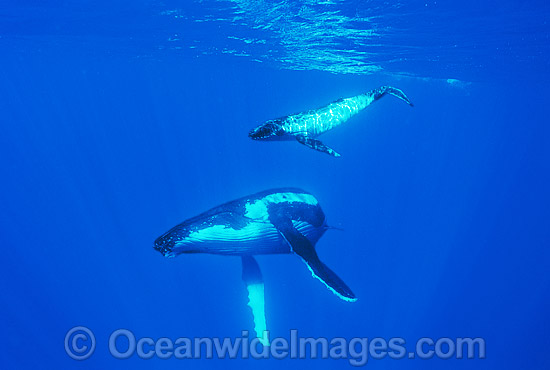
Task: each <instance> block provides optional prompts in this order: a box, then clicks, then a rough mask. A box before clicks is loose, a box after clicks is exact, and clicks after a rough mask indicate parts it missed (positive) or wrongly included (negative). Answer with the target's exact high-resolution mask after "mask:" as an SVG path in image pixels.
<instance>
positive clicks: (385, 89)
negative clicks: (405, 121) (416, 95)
mask: <svg viewBox="0 0 550 370" xmlns="http://www.w3.org/2000/svg"><path fill="white" fill-rule="evenodd" d="M385 94H390V95H393V96H395V97H397V98H399V99H401V100H403V101H404V102H405V103H407V104H408V105H410V106H411V107H414V104H413V103H411V101H410V100H409V98H407V95H405V93H404V92H403V91H401V90H399V89H398V88H395V87H391V86H382V87H379V88H378V89H376V90H375V92H374V100H378V99H380V98H381V97H383V96H384V95H385Z"/></svg>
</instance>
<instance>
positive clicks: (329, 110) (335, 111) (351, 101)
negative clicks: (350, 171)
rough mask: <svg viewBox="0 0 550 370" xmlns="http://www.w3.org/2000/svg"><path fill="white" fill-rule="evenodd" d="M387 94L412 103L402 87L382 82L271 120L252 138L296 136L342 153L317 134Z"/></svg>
mask: <svg viewBox="0 0 550 370" xmlns="http://www.w3.org/2000/svg"><path fill="white" fill-rule="evenodd" d="M386 94H389V95H393V96H396V97H398V98H399V99H401V100H403V101H404V102H405V103H407V104H409V105H410V106H411V107H412V106H413V104H412V103H411V102H410V100H409V98H407V96H406V95H405V94H404V93H403V91H401V90H399V89H396V88H395V87H391V86H382V87H379V88H378V89H374V90H371V91H369V92H367V93H365V94H361V95H357V96H354V97H351V98H345V99H340V100H337V101H335V102H333V103H330V104H329V105H327V106H325V107H322V108H319V109H314V110H309V111H307V112H302V113H297V114H291V115H289V116H285V117H281V118H277V119H273V120H269V121H267V122H264V123H263V124H261V125H260V126H258V127H256V128H255V129H253V130H252V131H250V133H249V134H248V136H249V137H250V138H252V139H253V140H262V141H272V140H277V141H282V140H297V141H298V142H299V143H301V144H304V145H305V146H308V147H310V148H312V149H315V150H318V151H320V152H323V153H327V154H330V155H332V156H334V157H339V156H340V154H338V153H337V152H336V151H334V150H333V149H331V148H329V147H328V146H326V145H325V144H323V143H322V142H321V141H319V140H317V139H316V137H317V136H319V135H321V134H322V133H325V132H327V131H329V130H332V129H333V128H335V127H338V126H340V125H341V124H342V123H344V122H346V121H347V120H349V119H350V118H351V117H353V116H354V115H356V114H357V113H359V112H360V111H362V110H363V109H365V108H366V107H368V106H369V105H370V104H372V102H374V101H376V100H378V99H380V98H381V97H383V96H384V95H386Z"/></svg>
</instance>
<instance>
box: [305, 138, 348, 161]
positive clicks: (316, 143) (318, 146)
mask: <svg viewBox="0 0 550 370" xmlns="http://www.w3.org/2000/svg"><path fill="white" fill-rule="evenodd" d="M296 140H298V142H299V143H300V144H304V145H305V146H307V147H309V148H311V149H315V150H318V151H320V152H323V153H327V154H329V155H332V156H334V157H340V154H339V153H337V152H336V151H334V150H333V149H331V148H329V147H328V146H326V145H325V144H323V143H322V142H321V141H320V140H317V139H314V138H311V137H309V136H307V135H296Z"/></svg>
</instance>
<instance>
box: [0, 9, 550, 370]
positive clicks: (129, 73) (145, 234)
mask: <svg viewBox="0 0 550 370" xmlns="http://www.w3.org/2000/svg"><path fill="white" fill-rule="evenodd" d="M172 3H173V2H172ZM223 4H225V3H223V2H222V3H220V6H221V5H223ZM461 4H462V3H461ZM171 5H173V4H171ZM216 5H217V4H216V3H214V4H212V3H210V4H209V6H210V7H215V6H216ZM501 5H502V6H501V7H492V6H490V5H489V3H487V4H486V5H484V4H481V5H477V6H475V5H474V3H472V4H468V3H465V4H464V8H458V4H457V5H456V6H457V8H456V9H453V8H452V7H450V6H449V7H448V8H443V9H440V10H438V9H435V10H432V13H431V14H432V16H427V15H426V16H425V17H427V18H429V19H432V23H429V22H425V20H426V19H425V18H422V17H420V18H418V19H417V18H415V17H413V16H412V15H411V16H410V17H409V18H406V19H408V20H409V21H410V22H411V23H410V24H407V25H406V28H407V29H409V30H411V29H416V30H417V31H420V30H429V31H430V32H435V33H434V35H443V36H441V37H447V39H445V40H444V41H441V40H439V41H438V42H439V43H440V44H441V45H443V46H440V47H439V48H436V47H434V43H436V41H434V40H436V39H437V38H436V37H432V36H430V35H429V34H426V35H423V34H422V33H421V32H414V33H410V32H404V33H400V34H399V36H396V35H393V36H392V34H391V33H390V34H389V36H388V37H392V38H391V40H392V41H394V42H395V41H396V40H398V41H399V42H400V44H401V45H409V49H408V50H407V51H408V54H407V55H408V56H409V58H408V61H409V62H410V64H407V60H403V61H401V62H399V63H397V62H396V60H388V59H384V58H382V56H383V55H381V56H380V60H379V64H380V65H381V66H382V67H384V71H383V72H381V73H376V74H372V75H350V74H342V73H337V74H332V73H328V72H323V71H318V70H314V71H297V70H292V69H281V68H280V67H282V68H284V65H283V66H281V65H280V63H279V64H278V63H277V62H275V61H273V60H271V62H269V61H268V62H266V63H257V62H254V61H253V60H251V59H252V58H238V57H235V56H233V55H225V54H223V53H212V54H209V55H205V54H202V53H197V52H194V51H193V50H194V49H188V50H181V51H180V50H179V49H166V48H156V49H155V47H153V45H159V44H162V43H157V44H155V42H156V40H157V39H159V40H160V39H161V38H162V37H161V36H164V35H165V34H167V32H165V31H166V30H167V29H170V28H171V27H176V26H174V25H172V24H170V23H169V22H168V21H167V20H166V19H167V18H162V17H149V16H147V14H158V13H159V8H160V7H161V5H159V4H152V5H151V3H138V4H133V3H132V2H127V3H119V4H117V5H116V6H113V7H112V8H111V9H110V10H109V11H108V10H107V7H108V6H111V5H110V4H109V5H107V4H104V6H105V8H101V7H99V10H98V9H97V8H95V7H94V6H93V4H92V3H91V2H82V3H78V5H74V4H71V3H64V2H62V1H60V2H51V4H49V5H48V6H44V5H42V4H41V3H40V2H34V3H33V2H24V5H21V4H19V5H17V6H16V5H12V6H10V5H2V7H1V8H0V9H1V10H2V14H1V15H2V17H1V19H2V26H1V28H0V30H1V31H2V32H1V33H0V36H1V37H0V46H1V47H2V49H1V51H0V53H1V54H0V55H1V58H0V124H1V132H0V165H1V170H2V178H1V182H0V217H1V232H0V245H1V246H2V248H3V252H4V253H3V254H2V258H1V262H0V276H1V279H2V283H1V284H0V289H1V290H0V316H1V317H2V320H1V323H2V324H1V327H2V328H1V337H0V352H1V357H0V361H1V362H2V368H5V369H11V368H21V369H22V368H58V369H61V368H90V369H92V368H132V369H135V368H146V367H147V368H149V367H154V368H182V367H186V368H232V367H235V368H254V367H258V366H261V367H262V368H278V367H280V366H285V367H287V368H304V367H305V368H327V369H328V368H330V369H332V368H346V367H348V366H349V365H348V362H347V361H346V360H342V361H335V360H326V361H323V360H302V361H297V360H293V361H291V360H284V361H282V362H281V361H276V360H269V361H262V362H260V363H257V362H255V361H252V360H249V361H243V360H234V361H231V362H228V361H227V360H226V361H220V360H202V361H200V360H189V361H184V362H181V361H178V360H175V359H172V360H169V361H161V360H148V361H145V360H141V359H138V358H136V357H135V356H134V357H133V358H132V359H130V360H124V361H121V360H115V359H113V358H112V357H111V356H110V355H109V353H108V350H107V339H108V337H109V335H110V333H111V332H112V331H114V330H116V329H118V328H127V329H130V330H132V331H133V332H134V333H135V334H136V336H138V337H143V336H149V337H154V338H159V337H163V336H165V337H170V338H172V339H175V338H178V337H180V336H185V337H195V336H207V337H213V336H220V337H224V336H231V337H234V336H238V335H239V333H240V331H241V330H243V329H247V330H252V323H251V315H250V311H249V309H248V308H247V307H246V306H245V304H246V300H247V298H246V290H245V288H244V285H243V283H242V281H241V279H240V261H239V259H238V258H229V257H220V256H208V255H190V256H183V257H180V258H177V259H174V260H167V259H164V258H163V257H162V256H161V255H160V254H159V253H157V252H155V251H154V250H153V249H152V242H153V240H154V239H155V238H156V237H157V236H159V235H160V234H162V233H163V232H164V231H166V230H167V229H168V228H170V227H172V226H173V225H175V224H177V223H179V222H181V221H183V220H184V219H186V218H189V217H191V216H194V215H196V214H198V213H200V212H202V211H204V210H206V209H208V208H210V207H213V206H216V205H218V204H220V203H223V202H226V201H228V200H232V199H234V198H237V197H241V196H244V195H247V194H249V193H253V192H256V191H261V190H264V189H268V188H273V187H279V186H295V187H301V188H304V189H306V190H308V191H310V192H312V193H313V194H315V195H316V196H317V197H318V199H319V200H320V202H321V204H322V206H323V209H324V211H325V213H326V214H327V217H328V221H329V223H330V224H331V225H333V226H337V227H340V228H343V231H338V230H334V231H332V230H331V231H329V232H327V234H326V235H325V236H324V237H323V238H322V239H321V240H320V242H319V243H318V245H317V249H318V251H319V254H320V256H321V258H322V259H323V260H324V261H325V262H326V263H327V264H328V265H329V266H330V267H332V268H333V269H334V270H335V271H336V272H337V273H338V274H339V275H340V276H341V277H342V278H343V280H344V281H346V282H347V283H348V284H349V285H350V287H351V288H352V289H353V290H354V292H355V293H356V295H357V296H358V297H359V300H358V301H357V303H354V304H349V303H346V302H343V301H341V300H338V299H337V298H336V297H335V296H334V295H332V294H330V292H329V291H327V290H326V289H325V288H324V287H323V286H322V285H321V284H320V283H319V282H317V281H316V280H314V279H312V278H311V276H310V273H309V271H307V269H306V268H305V267H304V265H303V264H302V262H300V261H299V259H298V258H296V257H294V256H261V257H259V258H258V261H259V263H260V265H261V268H262V271H263V274H264V279H265V289H266V306H267V315H268V327H269V328H270V330H271V336H272V337H276V336H288V333H289V330H290V329H298V330H299V333H300V335H301V336H303V337H306V336H314V337H319V336H325V337H329V338H331V337H346V338H351V337H369V338H373V337H384V338H390V337H403V338H406V339H407V341H408V342H410V343H414V341H415V340H416V339H417V338H420V337H433V338H438V337H483V338H485V340H486V342H487V359H485V360H469V361H468V360H438V359H433V360H429V361H422V360H413V361H411V360H406V359H404V360H399V361H396V360H391V359H385V360H381V361H375V360H371V361H370V362H369V363H368V364H367V366H369V367H374V368H396V367H407V368H422V369H425V368H430V369H431V368H433V369H436V368H437V369H439V368H441V367H448V368H460V369H465V368H484V369H485V368H494V369H503V368H510V369H512V368H530V369H546V368H548V367H549V366H550V360H549V359H548V356H547V355H546V353H547V349H548V346H549V345H550V340H549V339H548V338H549V336H548V333H550V319H549V316H548V312H549V310H550V277H549V274H548V270H549V267H550V259H549V257H550V252H549V251H548V245H549V242H550V229H549V225H550V211H549V209H550V193H549V191H548V189H549V188H550V165H549V159H550V149H549V145H550V130H549V128H548V115H549V113H550V106H549V104H548V102H549V99H550V93H549V92H548V82H550V74H549V73H548V65H549V64H548V61H549V55H548V53H547V52H548V45H547V43H548V35H549V33H548V27H547V25H546V23H544V22H540V21H541V17H543V16H544V15H547V14H548V5H544V4H543V3H541V4H535V3H532V4H531V5H530V6H529V7H527V8H526V7H525V6H524V5H521V4H520V3H519V2H518V3H516V2H505V3H501ZM180 6H183V5H181V4H180ZM416 6H417V7H418V9H422V6H423V4H417V5H416ZM468 6H469V8H468ZM167 8H168V6H167ZM519 8H522V9H523V11H524V13H521V12H519V11H518V9H519ZM418 9H416V10H415V9H413V10H414V11H412V10H411V12H410V13H406V14H415V13H414V12H419V10H418ZM153 10H154V12H153ZM149 11H151V12H152V13H148V12H149ZM204 11H205V10H204V8H203V6H202V5H201V4H200V3H193V4H192V5H187V7H186V8H185V10H184V12H183V13H185V14H193V12H197V14H203V13H204ZM343 11H348V12H351V13H353V8H346V9H343ZM438 12H439V13H438ZM406 14H405V13H404V15H406ZM433 14H435V15H436V17H433ZM453 14H454V15H455V16H453ZM468 14H474V15H475V19H476V20H477V21H478V23H474V24H475V25H477V26H479V25H482V26H480V27H483V28H481V29H479V30H474V29H473V28H472V26H471V24H472V23H471V22H470V23H468V22H467V21H466V20H467V19H466V18H465V21H464V22H463V23H464V24H465V26H464V28H463V29H462V31H464V32H462V33H457V32H455V31H456V30H455V29H453V27H456V25H457V24H460V22H458V21H455V23H452V24H449V23H448V22H446V21H445V20H447V19H455V20H456V19H457V17H461V16H462V17H467V15H468ZM510 14H514V19H516V18H517V19H516V23H515V25H516V26H518V25H520V24H521V25H524V27H523V28H522V27H520V28H519V29H518V28H514V29H511V28H508V26H507V25H506V21H507V20H508V19H509V18H507V17H508V16H509V15H510ZM390 15H391V16H390ZM437 15H439V16H440V17H438V16H437ZM392 17H396V13H395V12H394V13H391V14H389V15H388V19H387V21H386V22H390V23H391V21H392V19H393V18H392ZM430 17H431V18H430ZM530 17H531V18H530ZM415 19H416V21H415ZM480 19H484V20H485V22H480V21H479V20H480ZM438 20H439V21H441V23H436V24H434V22H437V21H438ZM148 21H150V22H149V23H148ZM400 24H401V26H403V24H402V23H400ZM468 25H470V26H468ZM191 26H192V25H191ZM191 26H189V25H187V26H185V27H190V28H189V32H192V30H193V27H191ZM178 27H179V26H178ZM182 27H183V26H182ZM196 27H202V26H200V25H197V26H196ZM403 27H404V26H403ZM518 27H519V26H518ZM505 31H509V32H508V33H507V32H505ZM178 32H181V30H180V31H178ZM205 32H206V31H205ZM209 32H211V33H206V34H207V35H209V36H208V37H207V36H204V39H205V40H201V43H205V42H207V41H208V42H210V43H211V44H210V45H214V46H215V45H216V42H217V41H219V42H220V43H223V42H226V41H227V38H226V36H225V34H223V30H221V31H220V28H219V27H218V26H212V29H210V31H209ZM217 32H220V34H219V35H218V34H217ZM250 32H253V31H250ZM491 32H492V33H491ZM197 34H199V33H197ZM201 35H202V33H201ZM216 35H218V36H216ZM451 35H455V37H456V38H457V39H458V44H459V45H460V51H458V52H457V51H456V50H454V51H453V49H452V47H451V46H450V45H451V44H452V42H453V40H452V39H450V38H449V37H450V36H451ZM456 35H460V36H456ZM479 35H483V37H482V38H479ZM216 37H219V39H217V38H216ZM466 40H470V41H471V44H468V43H466V42H465V41H466ZM383 41H384V40H382V41H381V42H383ZM406 41H410V42H409V43H407V42H406ZM454 41H456V40H454ZM269 42H271V43H274V44H275V43H276V40H269ZM269 42H268V43H269ZM423 43H424V45H425V50H426V57H425V58H423V57H422V55H423V54H422V50H424V48H422V47H421V46H422V45H423ZM455 44H456V43H455ZM505 44H508V45H509V49H508V50H507V51H506V52H502V49H499V48H500V47H501V46H502V45H505ZM445 46H448V47H445ZM436 49H437V50H438V51H437V50H436ZM480 49H483V50H482V51H481V52H480ZM499 50H501V51H500V52H499ZM432 53H437V54H438V55H439V57H440V62H439V63H437V60H434V58H432V57H433V55H432ZM453 53H455V54H453ZM499 53H500V54H499ZM459 57H464V59H463V61H464V63H459V62H460V59H457V58H459ZM451 60H454V61H457V60H458V61H459V62H457V63H455V64H453V63H447V62H448V61H451ZM466 61H470V62H472V63H471V64H468V63H466ZM408 66H410V67H408ZM434 66H436V67H434ZM392 72H395V73H392ZM403 74H408V75H410V77H404V76H403ZM446 78H457V79H459V80H460V81H462V82H460V83H458V84H451V83H448V82H447V81H446ZM382 84H390V85H394V86H397V87H399V88H401V89H403V90H404V91H405V92H406V93H407V95H408V96H409V97H410V98H411V100H412V101H413V102H414V103H415V107H414V108H413V109H411V108H409V107H407V106H406V105H405V104H403V103H402V102H400V101H398V100H397V99H394V98H392V97H387V98H384V99H382V100H381V101H379V102H377V103H376V104H374V105H372V106H371V107H369V108H368V109H367V110H366V111H365V112H363V113H362V114H360V115H359V116H357V117H355V118H353V119H352V120H350V121H349V123H348V124H347V125H346V126H345V127H342V128H339V129H336V130H334V132H331V133H328V134H326V135H324V136H323V137H322V140H323V141H324V142H325V143H327V145H329V146H331V147H333V148H334V149H335V150H337V151H339V152H340V153H341V154H342V157H341V158H339V159H335V158H332V157H329V156H327V155H323V154H320V153H317V152H315V151H312V150H309V149H307V148H305V147H303V146H301V145H299V144H296V143H291V142H284V143H258V142H253V141H251V140H250V139H248V137H247V132H248V130H249V129H250V128H252V127H254V126H255V125H256V124H257V123H259V122H261V121H264V120H266V119H270V118H274V117H278V116H281V115H285V114H289V113H293V112H297V111H301V110H305V109H309V108H313V107H317V106H321V105H323V104H326V103H328V102H330V101H332V100H335V99H337V98H339V97H345V96H352V95H355V94H359V93H362V92H365V91H367V90H370V89H371V88H374V87H378V86H379V85H382ZM76 325H85V326H87V327H89V328H91V329H92V330H93V331H94V333H95V334H96V337H97V341H98V347H97V349H96V353H95V354H94V355H93V356H92V357H91V358H90V359H88V360H86V361H83V362H75V361H73V360H72V359H70V358H69V357H68V356H67V355H66V354H65V351H64V348H63V339H64V336H65V333H66V332H67V330H69V329H70V328H71V327H73V326H76Z"/></svg>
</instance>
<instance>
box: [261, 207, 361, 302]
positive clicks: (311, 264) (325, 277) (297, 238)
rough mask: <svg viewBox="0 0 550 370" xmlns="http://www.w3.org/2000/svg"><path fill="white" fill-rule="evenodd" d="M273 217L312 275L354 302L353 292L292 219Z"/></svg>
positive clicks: (278, 228)
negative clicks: (321, 258)
mask: <svg viewBox="0 0 550 370" xmlns="http://www.w3.org/2000/svg"><path fill="white" fill-rule="evenodd" d="M274 218H275V219H272V223H273V224H274V225H275V227H276V228H277V230H279V232H280V233H281V235H282V236H283V238H284V239H285V240H286V241H287V243H288V244H289V245H290V248H291V249H292V251H293V252H294V253H296V254H297V255H298V256H300V257H301V258H302V260H303V261H304V262H305V264H306V265H307V267H308V268H309V270H310V271H311V274H312V275H313V277H315V278H317V279H319V280H320V281H321V282H322V283H324V284H325V285H326V287H327V288H329V289H330V290H331V291H332V292H333V293H334V294H336V295H337V296H338V297H339V298H341V299H343V300H344V301H348V302H355V301H356V300H357V298H355V294H353V292H352V291H351V289H350V288H349V287H348V286H347V285H346V283H344V282H343V281H342V279H340V278H339V277H338V275H336V274H335V273H334V272H333V271H332V270H331V269H330V268H328V266H327V265H325V264H324V263H323V262H321V260H320V259H319V256H317V252H316V251H315V248H314V247H313V245H312V244H311V242H310V241H309V239H308V238H306V237H305V236H303V235H302V234H300V232H299V231H298V230H296V228H294V226H293V225H292V221H290V220H288V219H282V218H280V219H278V220H277V219H276V218H277V217H274Z"/></svg>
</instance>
